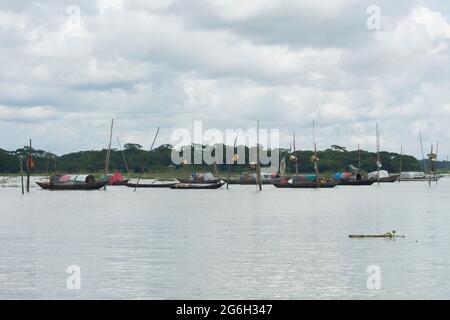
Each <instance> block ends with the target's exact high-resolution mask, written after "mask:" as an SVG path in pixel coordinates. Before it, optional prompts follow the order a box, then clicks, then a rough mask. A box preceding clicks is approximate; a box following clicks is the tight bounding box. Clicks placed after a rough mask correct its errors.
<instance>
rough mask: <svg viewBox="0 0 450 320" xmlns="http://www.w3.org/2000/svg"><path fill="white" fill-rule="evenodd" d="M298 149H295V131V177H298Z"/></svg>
mask: <svg viewBox="0 0 450 320" xmlns="http://www.w3.org/2000/svg"><path fill="white" fill-rule="evenodd" d="M296 151H297V150H296V147H295V131H294V157H295V175H296V176H298V159H297V155H296Z"/></svg>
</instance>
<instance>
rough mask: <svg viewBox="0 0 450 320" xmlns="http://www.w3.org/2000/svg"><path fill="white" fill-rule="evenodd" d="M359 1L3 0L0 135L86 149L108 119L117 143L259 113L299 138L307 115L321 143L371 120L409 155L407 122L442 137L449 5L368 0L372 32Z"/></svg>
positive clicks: (360, 131)
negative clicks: (373, 14)
mask: <svg viewBox="0 0 450 320" xmlns="http://www.w3.org/2000/svg"><path fill="white" fill-rule="evenodd" d="M369 4H372V3H370V1H354V0H339V1H333V2H328V3H327V5H323V3H322V2H320V1H310V0H304V1H297V0H285V1H280V2H274V1H266V0H250V1H245V2H242V1H240V2H239V3H238V2H237V1H234V0H227V1H221V0H220V1H207V0H188V1H181V0H157V1H143V0H132V1H127V0H109V1H106V0H99V1H97V2H92V1H84V0H83V1H74V5H76V6H78V7H79V8H80V23H79V24H75V25H74V24H73V23H72V20H70V18H71V15H70V14H68V13H67V5H66V4H64V5H63V4H61V3H60V2H56V1H53V0H48V1H43V2H41V3H39V4H38V3H28V2H25V1H15V2H12V1H5V2H2V4H1V5H0V47H1V48H0V68H1V73H0V90H1V92H2V95H1V96H0V106H1V107H0V133H1V135H2V137H7V138H6V139H3V140H2V141H3V143H4V144H5V145H2V146H0V147H2V148H11V149H14V148H16V147H17V146H19V145H21V144H23V141H26V140H27V138H28V135H30V133H32V134H33V135H34V136H35V140H36V144H37V145H38V146H39V145H40V144H42V145H43V148H45V149H48V147H50V148H51V149H54V151H57V152H67V151H71V150H74V149H80V148H95V147H97V148H99V147H101V146H103V144H104V139H105V136H104V135H105V131H107V128H108V121H109V119H110V118H111V117H115V118H116V120H117V126H116V128H117V134H118V135H121V137H122V140H123V141H122V142H123V143H125V142H126V141H127V139H130V140H131V139H132V140H135V141H134V142H138V143H141V144H144V145H146V144H148V143H147V142H148V141H147V140H151V138H149V137H151V136H152V135H153V132H154V129H155V128H156V127H157V126H162V127H163V130H162V135H161V143H163V142H169V141H168V140H167V139H168V137H169V136H170V131H171V130H172V129H173V128H176V127H190V126H191V124H192V122H193V121H194V120H204V121H205V122H206V124H205V125H206V126H208V127H217V128H220V129H225V128H234V127H240V128H243V129H247V128H250V127H252V126H254V123H255V119H256V118H258V119H260V120H261V121H262V122H261V123H262V126H265V127H273V128H280V129H281V130H282V132H283V140H282V143H284V145H285V146H288V145H289V143H290V140H291V134H292V132H293V131H294V130H295V131H297V136H298V143H299V146H300V145H303V146H309V145H310V144H311V143H310V141H311V137H310V135H311V122H312V119H316V120H317V122H318V130H317V131H318V139H319V145H320V146H322V147H327V146H328V145H330V144H334V143H337V144H342V145H347V146H348V147H349V148H350V149H352V144H353V145H355V144H357V143H360V144H361V147H363V148H371V149H373V148H374V143H373V141H374V126H375V122H379V123H380V127H381V128H382V131H383V136H384V138H385V139H383V141H384V143H383V146H384V147H386V148H391V149H392V150H397V149H399V145H400V144H403V145H405V147H406V149H409V150H410V152H411V153H415V154H417V155H418V154H419V152H418V151H419V147H418V144H417V139H416V137H415V136H416V135H417V134H418V130H422V131H423V132H424V133H423V135H424V138H425V140H427V139H428V140H431V139H433V140H436V138H438V137H447V138H448V137H449V133H448V132H449V130H448V121H449V120H450V119H449V117H450V115H449V112H448V108H449V107H448V101H449V98H450V96H449V93H448V85H449V84H450V68H448V65H450V51H449V47H448V45H449V41H450V24H449V23H448V12H444V11H439V10H437V9H435V7H433V6H431V5H430V6H427V5H425V4H423V3H422V4H421V6H417V7H415V6H414V4H412V3H411V2H409V1H398V2H395V4H394V3H392V2H391V1H385V0H381V1H379V5H380V7H381V9H382V13H383V15H384V16H385V20H386V21H390V22H392V26H394V27H393V28H388V29H384V30H380V31H375V32H374V31H370V30H367V28H366V19H367V14H366V8H367V6H368V5H369ZM67 122H70V123H73V124H74V126H72V127H71V128H67V125H66V124H65V123H67ZM13 128H16V129H15V130H12V129H13ZM10 132H15V134H14V135H11V133H10ZM50 132H51V134H50ZM411 137H412V138H411ZM124 139H125V140H124ZM164 139H165V140H164ZM445 148H446V146H445V145H442V150H444V149H445ZM446 152H450V148H447V151H446Z"/></svg>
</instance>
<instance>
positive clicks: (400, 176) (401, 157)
mask: <svg viewBox="0 0 450 320" xmlns="http://www.w3.org/2000/svg"><path fill="white" fill-rule="evenodd" d="M402 166H403V146H400V168H399V170H400V175H399V176H398V182H400V181H401V180H402Z"/></svg>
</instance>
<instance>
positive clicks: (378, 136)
mask: <svg viewBox="0 0 450 320" xmlns="http://www.w3.org/2000/svg"><path fill="white" fill-rule="evenodd" d="M375 130H376V135H377V137H376V141H377V175H378V186H379V185H380V168H381V162H380V131H379V130H378V123H377V124H376V127H375Z"/></svg>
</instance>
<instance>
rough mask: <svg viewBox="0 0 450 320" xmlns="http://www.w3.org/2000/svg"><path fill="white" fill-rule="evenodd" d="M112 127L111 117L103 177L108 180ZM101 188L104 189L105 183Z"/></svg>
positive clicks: (112, 120)
mask: <svg viewBox="0 0 450 320" xmlns="http://www.w3.org/2000/svg"><path fill="white" fill-rule="evenodd" d="M113 127H114V119H111V130H110V131H109V145H108V151H107V152H106V161H105V179H106V180H108V171H109V159H110V156H111V143H112V133H113ZM103 190H106V184H105V186H104V187H103Z"/></svg>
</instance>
